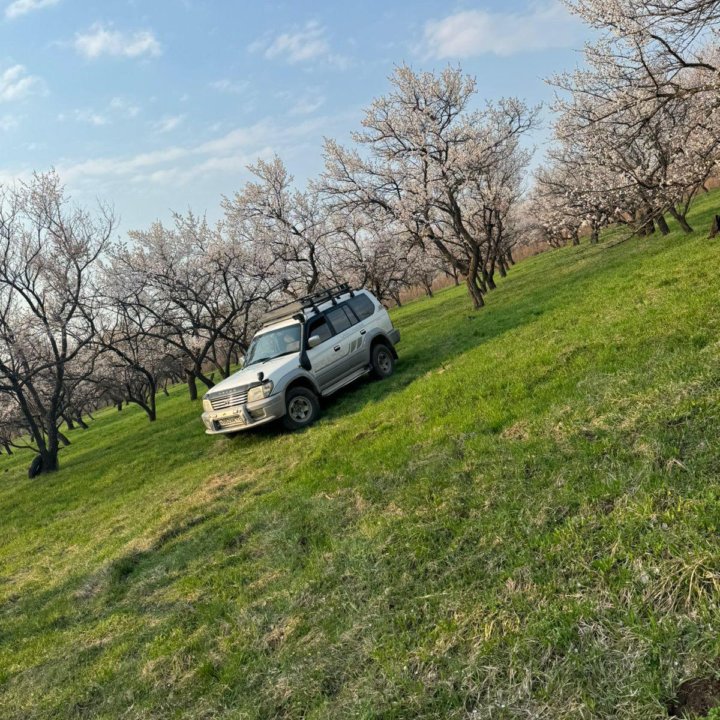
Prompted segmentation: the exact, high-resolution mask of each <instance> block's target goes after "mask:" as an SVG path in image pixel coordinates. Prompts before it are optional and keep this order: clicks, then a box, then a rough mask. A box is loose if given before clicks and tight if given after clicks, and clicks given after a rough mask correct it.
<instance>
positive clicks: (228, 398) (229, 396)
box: [208, 386, 248, 410]
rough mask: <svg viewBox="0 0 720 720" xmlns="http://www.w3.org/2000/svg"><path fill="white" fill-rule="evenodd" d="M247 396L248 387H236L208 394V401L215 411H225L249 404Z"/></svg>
mask: <svg viewBox="0 0 720 720" xmlns="http://www.w3.org/2000/svg"><path fill="white" fill-rule="evenodd" d="M247 394H248V391H247V387H245V386H243V387H236V388H231V389H230V390H221V391H220V392H216V393H212V394H208V400H209V401H210V404H211V405H212V409H213V410H225V408H229V407H235V406H236V405H244V404H245V403H246V402H247Z"/></svg>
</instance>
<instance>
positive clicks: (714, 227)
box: [708, 215, 720, 239]
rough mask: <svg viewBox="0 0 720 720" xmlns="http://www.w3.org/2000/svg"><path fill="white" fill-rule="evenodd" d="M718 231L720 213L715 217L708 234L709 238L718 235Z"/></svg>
mask: <svg viewBox="0 0 720 720" xmlns="http://www.w3.org/2000/svg"><path fill="white" fill-rule="evenodd" d="M718 233H720V215H715V217H714V218H713V224H712V225H711V226H710V234H709V235H708V238H709V239H712V238H714V237H717V236H718Z"/></svg>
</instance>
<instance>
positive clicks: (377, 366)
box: [370, 343, 395, 380]
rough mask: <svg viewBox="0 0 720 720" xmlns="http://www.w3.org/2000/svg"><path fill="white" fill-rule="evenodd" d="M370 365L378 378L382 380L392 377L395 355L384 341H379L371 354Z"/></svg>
mask: <svg viewBox="0 0 720 720" xmlns="http://www.w3.org/2000/svg"><path fill="white" fill-rule="evenodd" d="M370 365H372V370H373V374H374V375H375V377H376V378H379V379H380V380H382V379H383V378H387V377H390V376H391V375H392V374H393V370H395V357H394V356H393V353H392V350H391V349H390V348H389V347H388V346H387V345H385V344H384V343H378V344H377V345H375V347H374V348H373V349H372V353H371V354H370Z"/></svg>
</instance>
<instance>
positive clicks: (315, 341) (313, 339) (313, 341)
mask: <svg viewBox="0 0 720 720" xmlns="http://www.w3.org/2000/svg"><path fill="white" fill-rule="evenodd" d="M321 342H322V340H321V338H320V336H319V335H311V336H310V337H309V338H308V347H309V348H314V347H316V346H318V345H319V344H320V343H321Z"/></svg>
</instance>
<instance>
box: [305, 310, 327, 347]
mask: <svg viewBox="0 0 720 720" xmlns="http://www.w3.org/2000/svg"><path fill="white" fill-rule="evenodd" d="M312 335H319V336H320V342H321V343H324V342H325V341H326V340H329V339H330V338H331V337H332V330H330V326H329V325H328V323H327V320H326V319H325V316H324V315H323V316H322V317H319V318H316V319H315V320H313V321H312V322H311V323H310V325H309V326H308V334H307V336H308V337H311V336H312Z"/></svg>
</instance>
